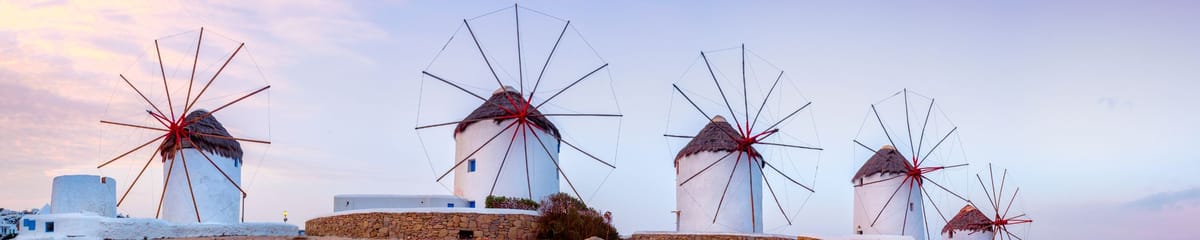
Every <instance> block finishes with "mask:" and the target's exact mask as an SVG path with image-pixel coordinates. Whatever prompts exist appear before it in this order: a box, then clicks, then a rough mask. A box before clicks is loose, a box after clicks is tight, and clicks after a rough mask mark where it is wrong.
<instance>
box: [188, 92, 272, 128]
mask: <svg viewBox="0 0 1200 240" xmlns="http://www.w3.org/2000/svg"><path fill="white" fill-rule="evenodd" d="M270 88H271V85H267V86H265V87H262V88H259V89H258V90H254V92H251V93H249V94H246V95H243V96H242V97H239V98H237V99H234V100H233V101H231V102H229V103H226V104H225V105H221V106H220V107H217V108H216V109H213V110H212V111H208V112H207V113H205V114H202V115H200V116H197V117H196V118H193V119H192V120H190V121H188V124H192V123H196V122H199V121H200V120H201V119H204V118H207V117H209V116H212V115H213V114H214V113H217V112H219V111H221V110H222V109H225V108H226V107H229V106H230V105H233V104H234V103H238V102H241V101H242V100H245V99H246V98H249V97H250V96H254V95H255V94H258V93H261V92H263V91H266V90H267V89H270Z"/></svg>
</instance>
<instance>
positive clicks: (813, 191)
mask: <svg viewBox="0 0 1200 240" xmlns="http://www.w3.org/2000/svg"><path fill="white" fill-rule="evenodd" d="M763 163H765V164H767V166H768V167H771V169H772V170H775V172H776V173H779V175H780V176H783V178H787V180H788V181H792V183H795V184H796V185H799V186H800V187H802V188H804V189H806V190H808V192H812V193H815V192H817V191H816V190H813V188H812V187H809V186H805V185H804V184H802V183H800V182H799V181H796V179H792V177H789V176H788V175H787V174H783V171H779V169H778V168H775V165H773V164H771V163H770V162H767V161H763Z"/></svg>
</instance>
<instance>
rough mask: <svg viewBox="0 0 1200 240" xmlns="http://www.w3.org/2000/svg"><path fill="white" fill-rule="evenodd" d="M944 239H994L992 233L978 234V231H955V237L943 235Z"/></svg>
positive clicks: (983, 232)
mask: <svg viewBox="0 0 1200 240" xmlns="http://www.w3.org/2000/svg"><path fill="white" fill-rule="evenodd" d="M942 239H946V240H991V239H992V231H979V232H976V231H963V230H954V237H950V234H947V233H943V234H942Z"/></svg>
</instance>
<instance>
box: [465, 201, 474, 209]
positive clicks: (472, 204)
mask: <svg viewBox="0 0 1200 240" xmlns="http://www.w3.org/2000/svg"><path fill="white" fill-rule="evenodd" d="M467 207H469V208H475V201H469V202H467Z"/></svg>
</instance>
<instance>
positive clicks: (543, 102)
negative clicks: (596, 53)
mask: <svg viewBox="0 0 1200 240" xmlns="http://www.w3.org/2000/svg"><path fill="white" fill-rule="evenodd" d="M606 67H608V63H605V64H604V65H600V67H597V68H596V69H595V70H592V71H591V72H588V73H587V74H584V75H583V77H580V78H579V79H578V80H575V81H574V82H571V84H570V85H567V87H564V88H563V89H559V90H558V92H556V93H554V95H550V97H549V98H546V100H545V101H542V103H539V104H538V105H537V106H536V107H533V109H541V108H542V105H546V103H549V102H550V100H554V98H555V97H558V95H559V94H562V93H563V92H566V91H567V89H571V87H574V86H575V84H578V83H579V82H580V81H583V80H584V79H587V78H588V77H591V76H592V74H595V73H596V72H599V71H600V70H601V69H604V68H606ZM527 101H533V100H532V99H531V100H527Z"/></svg>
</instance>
